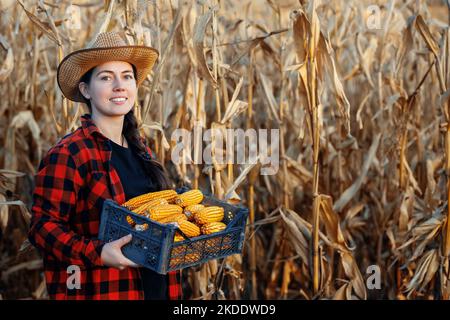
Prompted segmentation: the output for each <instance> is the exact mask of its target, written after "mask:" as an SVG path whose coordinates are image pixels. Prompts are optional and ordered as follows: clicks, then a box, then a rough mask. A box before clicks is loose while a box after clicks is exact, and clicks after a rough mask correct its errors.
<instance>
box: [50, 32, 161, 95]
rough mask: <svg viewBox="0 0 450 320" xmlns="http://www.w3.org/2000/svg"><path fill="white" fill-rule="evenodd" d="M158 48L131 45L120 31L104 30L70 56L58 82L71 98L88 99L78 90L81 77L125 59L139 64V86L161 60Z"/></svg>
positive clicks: (59, 74)
mask: <svg viewBox="0 0 450 320" xmlns="http://www.w3.org/2000/svg"><path fill="white" fill-rule="evenodd" d="M158 56H159V52H158V50H156V49H154V48H151V47H147V46H131V45H127V44H126V43H125V41H124V39H123V38H122V37H121V36H120V35H119V33H117V32H105V33H100V34H99V35H98V37H97V38H96V39H95V41H94V43H93V44H92V46H90V47H88V48H85V49H81V50H77V51H74V52H72V53H70V54H69V55H67V56H66V57H65V58H64V59H63V60H62V61H61V63H60V64H59V66H58V73H57V79H58V85H59V87H60V88H61V91H62V92H63V94H64V96H65V97H66V98H67V99H70V100H72V101H77V102H84V101H85V100H84V97H83V96H82V95H81V92H80V90H79V89H78V83H79V81H80V79H81V77H82V76H83V75H84V74H85V73H86V72H87V71H89V69H91V68H93V67H95V66H97V65H99V64H102V63H105V62H108V61H125V62H128V63H130V64H132V65H134V66H135V67H136V77H137V79H136V81H137V85H138V86H139V85H140V84H141V83H142V81H144V79H145V78H146V77H147V75H148V73H149V72H150V70H151V69H152V67H153V65H154V64H155V61H156V59H158Z"/></svg>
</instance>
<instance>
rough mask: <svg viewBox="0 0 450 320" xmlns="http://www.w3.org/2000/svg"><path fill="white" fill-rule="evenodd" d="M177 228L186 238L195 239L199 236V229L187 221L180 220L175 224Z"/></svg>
mask: <svg viewBox="0 0 450 320" xmlns="http://www.w3.org/2000/svg"><path fill="white" fill-rule="evenodd" d="M177 223H178V227H179V228H180V230H181V231H183V233H184V234H185V235H186V236H188V237H190V238H191V237H197V236H199V235H200V228H199V227H198V226H197V225H195V224H194V223H192V222H189V221H187V220H180V221H178V222H177Z"/></svg>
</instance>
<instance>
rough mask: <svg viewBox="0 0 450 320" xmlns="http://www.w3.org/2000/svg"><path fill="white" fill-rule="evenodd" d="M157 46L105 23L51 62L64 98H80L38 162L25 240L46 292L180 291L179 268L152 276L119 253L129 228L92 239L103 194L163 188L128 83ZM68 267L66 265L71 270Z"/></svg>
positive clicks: (144, 294) (66, 295) (138, 294)
mask: <svg viewBox="0 0 450 320" xmlns="http://www.w3.org/2000/svg"><path fill="white" fill-rule="evenodd" d="M157 58H158V52H157V51H156V50H155V49H153V48H151V47H146V46H130V45H127V44H126V43H125V41H124V40H123V38H122V37H121V36H120V35H119V34H118V33H114V32H109V33H101V34H99V36H98V37H97V39H96V41H95V42H94V43H93V45H92V46H91V47H89V48H86V49H82V50H78V51H75V52H72V53H71V54H69V55H68V56H66V57H65V58H64V59H63V61H62V62H61V63H60V65H59V67H58V73H57V79H58V84H59V87H60V88H61V91H62V93H63V94H64V96H65V97H66V98H67V99H70V100H72V101H77V102H84V103H86V104H87V106H88V109H89V113H88V114H85V115H83V116H82V117H81V126H80V127H79V128H78V129H77V130H75V131H74V132H72V133H70V134H68V135H66V136H65V137H63V138H62V139H61V140H60V141H59V142H58V143H57V144H56V145H55V146H53V147H52V148H51V149H50V150H49V151H48V153H47V155H46V156H45V157H44V159H43V160H42V162H41V164H40V165H39V169H38V172H37V174H36V179H35V183H36V185H35V190H34V194H33V206H32V220H31V228H30V232H29V239H30V241H31V242H32V243H33V244H34V245H35V246H36V247H37V248H38V249H40V250H41V252H42V253H43V258H44V271H45V279H46V283H47V290H48V293H49V297H50V298H51V299H180V298H181V296H182V295H181V285H180V272H170V273H168V274H167V275H160V274H158V273H155V272H153V271H151V270H149V269H144V268H140V267H139V266H138V265H136V264H135V263H133V262H132V261H130V260H128V259H127V258H126V257H125V256H123V254H122V251H121V247H122V246H123V245H125V244H127V243H128V242H130V241H131V240H132V239H131V236H126V237H123V238H121V239H119V240H117V241H114V242H110V243H104V242H103V241H101V240H99V239H98V231H99V224H100V214H101V209H102V204H103V202H104V200H105V199H108V198H109V199H113V200H115V201H116V202H117V203H119V204H120V203H123V202H125V201H126V200H128V199H130V198H132V197H135V196H137V195H140V194H143V193H146V192H151V191H157V190H162V189H168V188H170V184H169V182H168V179H167V177H166V174H165V172H164V169H163V167H162V166H161V165H160V164H159V163H158V162H156V161H155V160H154V159H153V157H152V153H151V150H150V149H149V148H148V147H147V146H146V144H145V139H144V138H143V137H141V136H140V135H139V131H138V128H137V122H136V118H135V116H134V114H133V106H134V105H135V102H136V99H137V87H138V86H139V85H140V84H141V83H142V82H143V81H144V80H145V78H146V76H147V75H148V73H149V72H150V70H151V69H152V67H153V65H154V63H155V61H156V59H157ZM72 272H76V273H74V274H73V275H72Z"/></svg>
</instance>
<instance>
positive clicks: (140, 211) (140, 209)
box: [132, 198, 169, 215]
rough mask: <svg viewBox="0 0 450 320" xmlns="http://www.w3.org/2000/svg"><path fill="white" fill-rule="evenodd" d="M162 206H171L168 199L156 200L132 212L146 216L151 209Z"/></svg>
mask: <svg viewBox="0 0 450 320" xmlns="http://www.w3.org/2000/svg"><path fill="white" fill-rule="evenodd" d="M161 204H169V202H167V200H166V199H164V198H161V199H155V200H151V201H149V202H146V203H144V204H143V205H141V206H139V207H138V208H136V209H134V210H132V211H133V212H134V213H137V214H141V215H145V212H146V211H147V210H148V209H150V208H151V207H156V206H158V205H161Z"/></svg>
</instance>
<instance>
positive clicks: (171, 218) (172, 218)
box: [158, 213, 187, 223]
mask: <svg viewBox="0 0 450 320" xmlns="http://www.w3.org/2000/svg"><path fill="white" fill-rule="evenodd" d="M179 220H187V217H186V216H185V215H184V214H182V213H177V214H173V215H171V216H168V217H165V218H162V219H160V220H158V222H159V223H170V222H178V221H179Z"/></svg>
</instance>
